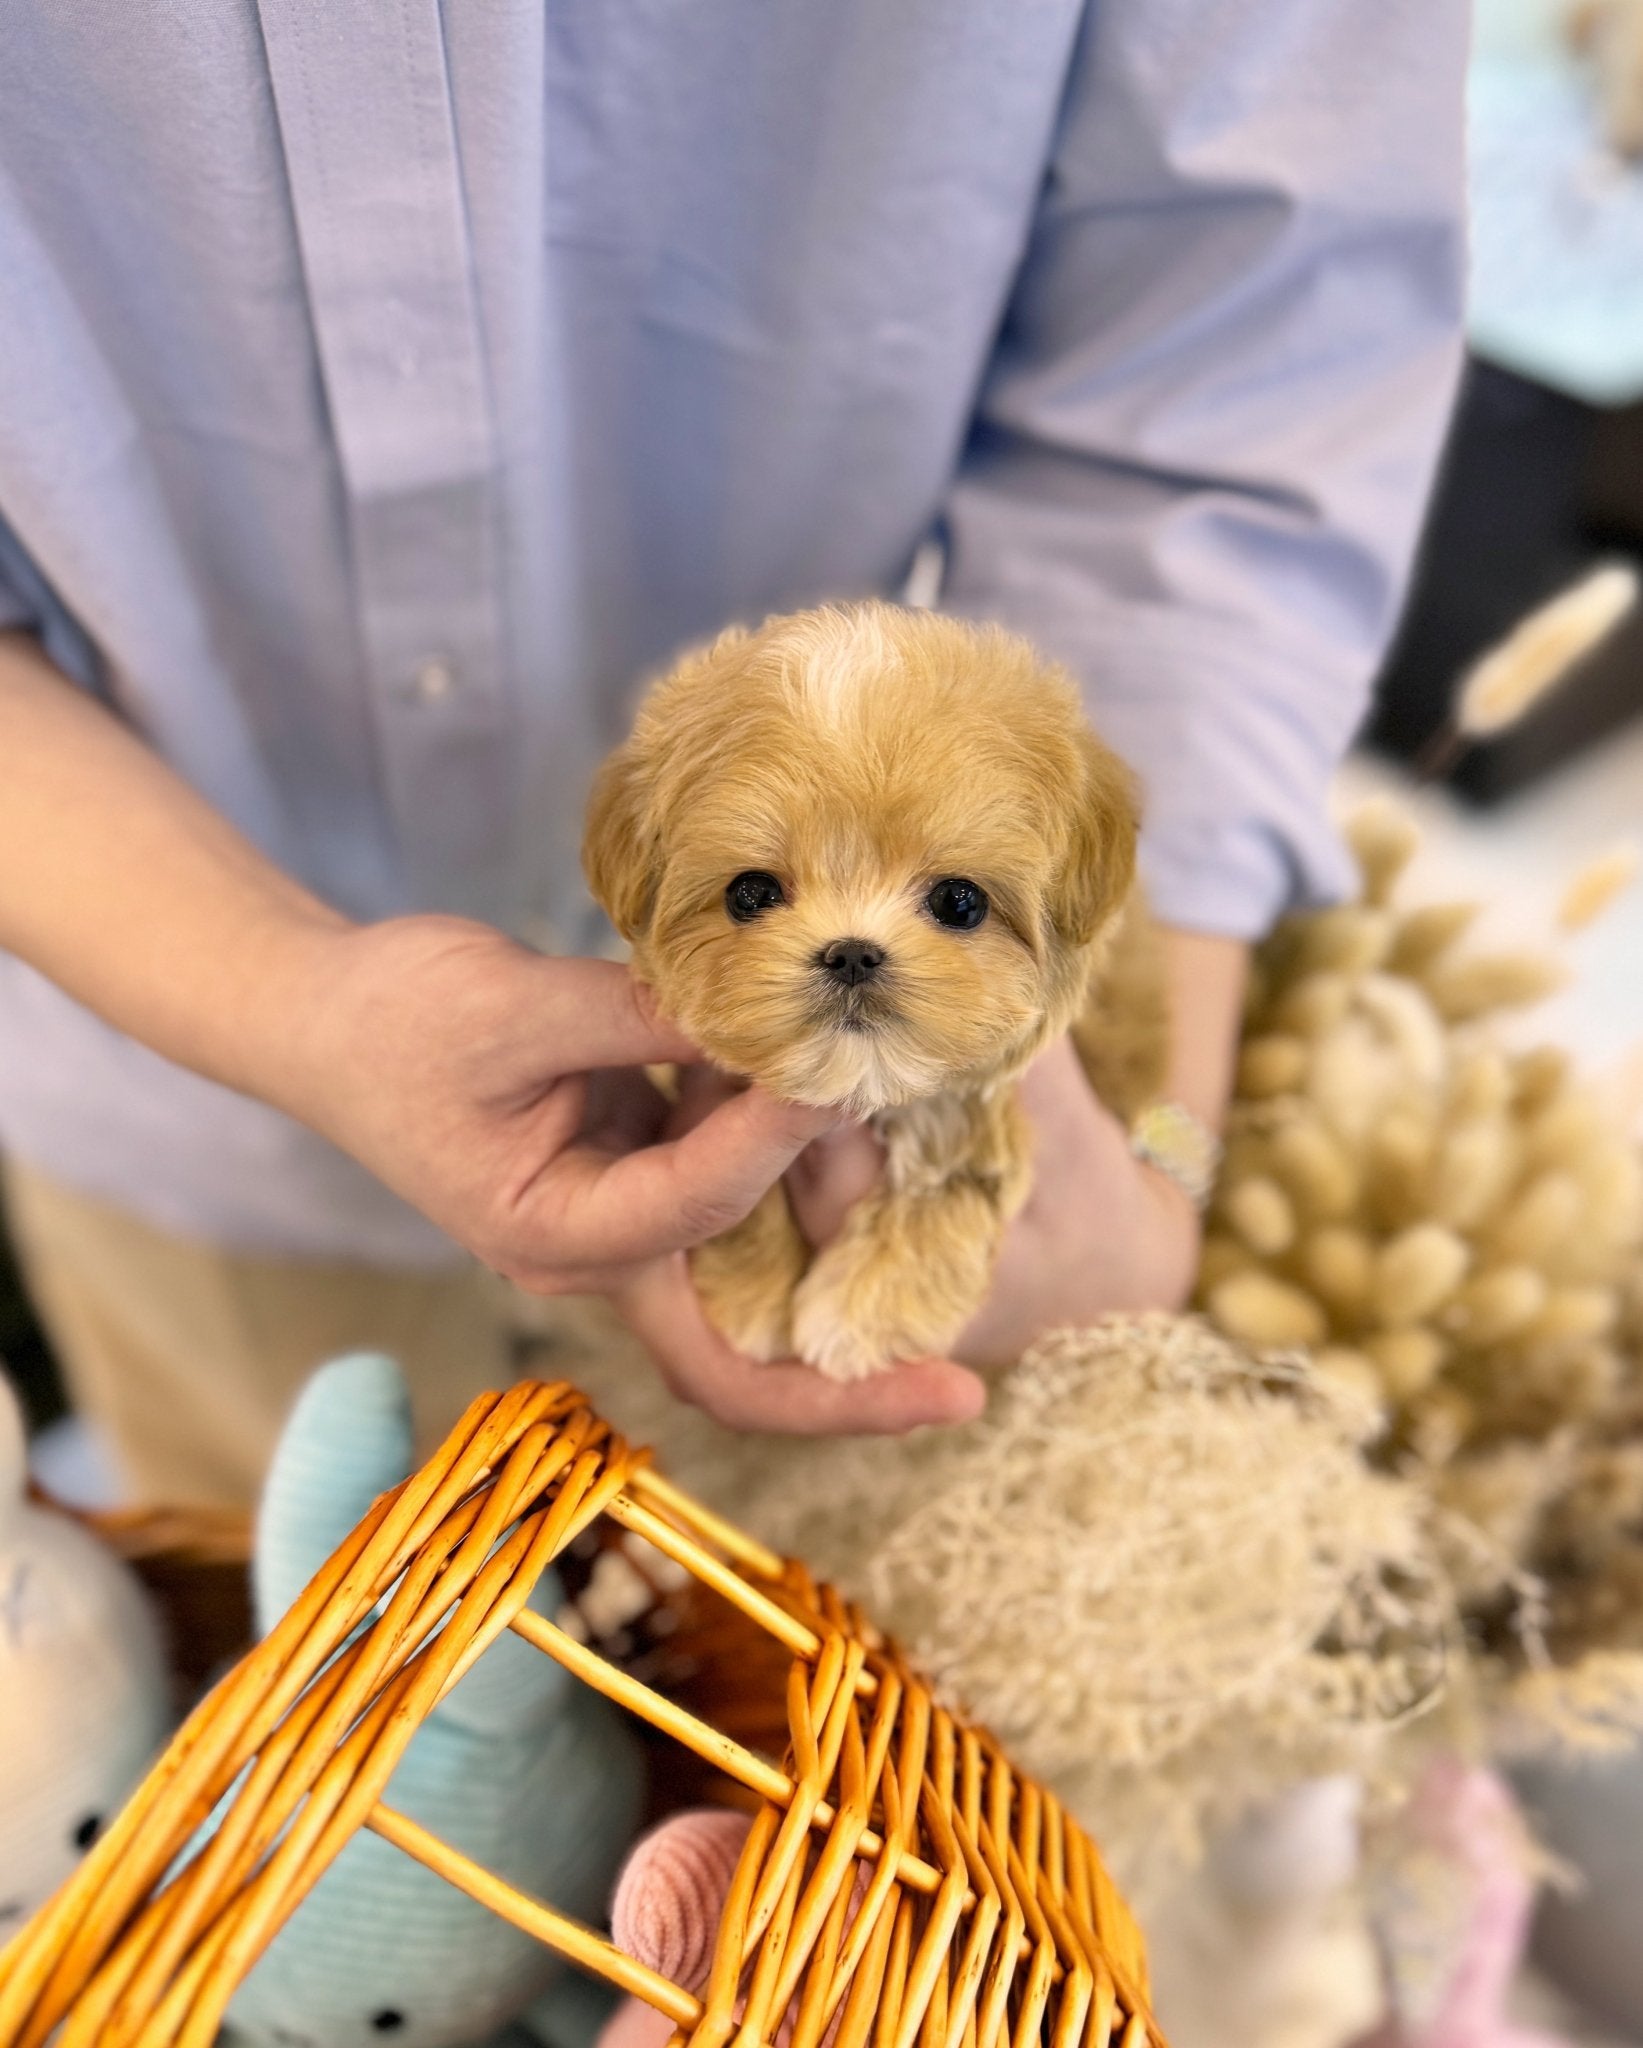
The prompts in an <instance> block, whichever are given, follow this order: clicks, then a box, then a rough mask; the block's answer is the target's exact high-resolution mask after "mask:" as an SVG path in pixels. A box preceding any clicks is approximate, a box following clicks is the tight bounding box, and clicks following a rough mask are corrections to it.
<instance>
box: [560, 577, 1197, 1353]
mask: <svg viewBox="0 0 1643 2048" xmlns="http://www.w3.org/2000/svg"><path fill="white" fill-rule="evenodd" d="M1135 838H1136V802H1135V794H1134V789H1133V785H1132V782H1131V779H1130V776H1129V774H1128V773H1127V771H1126V770H1125V768H1124V767H1123V765H1122V764H1121V763H1120V762H1119V760H1118V759H1117V758H1116V756H1115V755H1113V754H1112V753H1111V752H1110V751H1109V750H1108V749H1107V748H1106V747H1105V746H1103V745H1102V743H1101V742H1100V741H1099V740H1098V739H1097V738H1096V737H1095V735H1094V734H1093V733H1092V732H1091V731H1090V729H1089V727H1088V725H1087V724H1086V722H1085V720H1084V716H1083V713H1082V711H1081V709H1080V707H1079V704H1078V699H1077V696H1076V694H1075V693H1074V691H1073V688H1072V686H1071V684H1070V683H1069V682H1068V680H1067V679H1066V677H1065V676H1064V675H1062V674H1061V673H1060V672H1059V671H1058V670H1056V669H1054V668H1052V667H1050V666H1048V665H1047V664H1046V663H1045V662H1044V661H1043V660H1042V659H1040V657H1039V656H1038V655H1037V654H1035V653H1034V651H1033V650H1032V648H1030V647H1029V646H1028V645H1027V644H1026V643H1025V642H1024V641H1021V640H1018V639H1015V638H1013V637H1011V636H1010V635H1008V634H1006V633H1004V632H1001V631H999V630H997V629H995V628H990V627H977V626H972V625H967V624H964V623H961V622H960V621H958V620H954V619H949V618H943V617H941V616H939V615H937V614H935V613H931V612H912V611H903V610H900V609H897V608H896V607H894V606H892V605H887V604H880V603H866V604H858V605H852V606H847V607H828V608H824V609H821V610H817V611H810V612H803V613H799V614H796V615H793V616H791V617H786V618H777V619H772V620H770V621H768V622H767V623H766V624H765V625H764V626H762V627H761V628H760V629H759V630H758V631H756V632H748V631H744V630H742V629H740V628H737V629H734V630H732V631H730V632H727V633H724V634H722V635H721V636H720V638H719V639H717V640H716V641H714V642H713V644H712V645H711V646H709V647H706V648H703V649H699V650H697V651H695V652H693V653H691V654H688V655H686V656H685V657H684V659H683V660H682V661H681V662H680V663H679V664H678V666H677V667H676V668H675V669H674V670H673V671H672V672H671V674H669V675H667V676H665V677H664V678H663V679H662V680H661V681H660V682H658V683H656V684H655V685H654V686H653V687H652V689H651V691H650V693H649V695H648V696H647V698H646V700H645V702H644V704H643V705H642V707H641V709H640V712H639V715H638V719H637V721H636V724H635V727H634V730H633V733H632V736H631V737H630V738H629V739H628V740H627V741H626V742H625V743H624V744H623V745H622V746H621V747H619V748H618V749H617V751H616V752H615V753H614V754H613V755H612V756H611V757H610V758H609V759H608V760H607V761H606V763H605V764H604V767H603V768H602V770H601V771H600V774H599V777H598V779H597V782H596V784H595V787H594V791H593V798H592V803H591V807H590V811H589V817H588V826H587V836H586V840H585V843H584V847H583V860H584V864H585V866H586V869H587V874H588V879H589V882H590V884H591V885H592V888H593V891H594V894H595V895H596V896H597V898H598V899H599V901H600V903H601V904H602V905H603V906H604V908H605V910H606V912H607V913H608V914H609V916H610V917H611V919H612V921H613V922H614V923H615V925H616V927H617V929H618V930H619V931H620V932H621V933H622V934H623V935H624V937H625V938H626V939H627V940H628V941H629V942H630V944H631V946H632V948H633V960H634V966H635V968H636V970H637V972H638V973H639V974H641V975H642V976H643V977H644V979H645V980H646V981H648V982H649V983H650V984H651V986H652V987H653V988H654V990H655V992H656V994H657V996H658V998H659V1000H660V1002H661V1005H662V1007H663V1009H664V1010H666V1011H667V1013H668V1014H669V1015H670V1016H671V1017H673V1018H674V1019H676V1020H677V1022H678V1023H679V1024H680V1025H681V1026H682V1027H683V1029H684V1030H685V1031H687V1032H688V1033H689V1034H690V1036H691V1037H692V1038H693V1039H694V1040H695V1041H696V1043H697V1044H698V1045H700V1046H701V1048H702V1050H703V1051H704V1052H705V1053H706V1054H707V1055H708V1057H709V1058H710V1059H712V1060H713V1061H714V1062H715V1063H716V1064H717V1065H719V1066H721V1067H723V1068H725V1069H726V1070H727V1071H729V1072H730V1073H732V1074H735V1075H739V1076H744V1077H746V1078H748V1079H750V1080H754V1081H757V1082H759V1083H761V1084H762V1085H763V1086H764V1087H766V1088H768V1089H769V1090H771V1091H772V1092H773V1093H774V1094H777V1095H780V1096H783V1097H785V1098H787V1099H789V1100H792V1101H798V1102H807V1103H815V1104H826V1105H837V1106H839V1107H841V1108H843V1109H846V1110H848V1111H850V1112H852V1113H853V1114H855V1115H858V1116H863V1117H870V1118H871V1119H872V1120H873V1122H874V1124H875V1126H876V1128H877V1130H878V1132H879V1134H880V1136H881V1137H882V1139H883V1142H884V1147H885V1173H884V1179H883V1184H882V1186H881V1187H880V1188H879V1190H878V1191H877V1192H876V1193H874V1194H873V1195H870V1196H869V1197H867V1198H866V1199H865V1200H864V1201H862V1202H860V1203H858V1204H857V1205H856V1207H855V1208H854V1209H853V1210H852V1211H851V1213H850V1215H849V1217H848V1218H847V1220H846V1223H845V1226H844V1229H843V1230H842V1232H841V1233H840V1235H839V1236H838V1237H837V1238H836V1239H835V1240H834V1242H833V1243H832V1244H830V1245H828V1246H827V1247H826V1248H825V1249H824V1250H823V1251H822V1252H820V1253H819V1254H816V1255H814V1256H812V1254H811V1252H810V1250H809V1247H808V1246H807V1244H806V1243H805V1241H804V1239H803V1238H802V1237H801V1236H800V1234H799V1231H798V1229H797V1227H796V1225H795V1223H794V1221H793V1217H792V1214H791V1212H790V1210H789V1208H788V1206H787V1202H786V1199H785V1196H784V1195H783V1192H782V1190H781V1189H780V1188H779V1187H778V1188H776V1189H773V1190H772V1192H771V1193H770V1194H769V1195H768V1196H767V1197H766V1199H765V1200H764V1202H763V1203H762V1204H761V1205H760V1207H759V1208H758V1209H757V1210H756V1211H755V1212H754V1214H753V1215H752V1216H750V1217H749V1218H748V1219H747V1221H746V1222H745V1223H743V1224H741V1225H740V1226H739V1227H738V1228H737V1229H735V1230H733V1231H731V1232H729V1233H728V1234H727V1235H726V1236H724V1237H721V1238H718V1239H716V1240H714V1241H713V1242H712V1243H711V1244H708V1245H704V1246H703V1247H702V1248H701V1249H700V1250H699V1251H698V1252H697V1254H696V1255H695V1260H694V1269H693V1270H694V1275H695V1279H696V1283H697V1286H698V1288H699V1290H700V1292H701V1295H702V1298H703V1300H704V1302H705V1304H706V1306H707V1309H708V1312H709V1314H710V1315H711V1316H712V1317H713V1319H714V1320H715V1322H716V1323H717V1324H718V1325H719V1327H720V1328H721V1329H722V1330H723V1331H724V1332H725V1334H726V1335H727V1336H728V1337H730V1338H731V1339H732V1341H733V1342H735V1343H736V1344H738V1345H740V1346H741V1347H742V1348H743V1349H744V1350H746V1351H749V1352H751V1353H752V1354H754V1355H755V1356H757V1357H763V1358H773V1357H779V1356H785V1355H789V1354H791V1353H794V1352H796V1353H797V1354H798V1355H799V1356H800V1357H802V1358H805V1359H807V1360H809V1362H810V1363H811V1364H813V1365H816V1366H818V1367H820V1368H821V1370H822V1371H824V1372H827V1373H829V1374H831V1375H832V1376H834V1377H835V1378H840V1379H853V1378H857V1377H860V1376H862V1375H864V1374H867V1373H870V1372H874V1371H877V1370H879V1369H880V1368H881V1367H883V1366H886V1365H888V1364H890V1363H891V1362H892V1361H894V1360H895V1359H898V1358H909V1357H923V1356H927V1355H930V1354H932V1353H940V1352H942V1351H943V1350H945V1349H946V1347H947V1346H948V1345H950V1344H951V1343H952V1341H953V1339H954V1338H955V1337H956V1336H957V1334H958V1332H959V1331H960V1330H961V1329H962V1328H963V1326H964V1325H965V1323H966V1322H968V1321H969V1319H970V1317H971V1316H972V1314H973V1313H974V1312H975V1310H976V1308H977V1307H978V1306H979V1305H980V1303H981V1301H982V1299H983V1297H984V1296H985V1294H986V1291H987V1286H988V1282H989V1280H990V1277H991V1273H992V1268H993V1262H994V1259H995V1257H996V1254H997V1250H998V1245H999V1241H1000V1239H1001V1237H1002V1234H1003V1231H1004V1227H1005V1225H1006V1224H1007V1223H1008V1221H1009V1220H1010V1218H1011V1217H1012V1216H1013V1215H1014V1214H1015V1213H1016V1211H1017V1210H1018V1209H1019V1208H1020V1207H1021V1204H1022V1202H1023V1201H1024V1200H1025V1198H1026V1194H1027V1190H1028V1185H1029V1179H1030V1161H1029V1144H1028V1132H1027V1128H1026V1124H1025V1120H1024V1118H1023V1115H1022V1113H1021V1111H1020V1109H1019V1107H1018V1106H1017V1103H1016V1100H1015V1091H1014V1088H1013V1086H1012V1083H1013V1082H1014V1080H1015V1079H1016V1077H1017V1076H1018V1075H1019V1074H1020V1073H1021V1071H1022V1069H1023V1068H1024V1067H1025V1066H1026V1065H1027V1063H1028V1061H1029V1060H1031V1059H1032V1057H1033V1055H1034V1054H1035V1053H1037V1052H1038V1051H1040V1050H1041V1048H1043V1047H1044V1046H1045V1045H1046V1044H1048V1043H1049V1042H1050V1041H1051V1040H1052V1039H1053V1038H1054V1037H1056V1036H1057V1035H1058V1034H1059V1033H1060V1032H1063V1031H1065V1030H1067V1029H1068V1027H1069V1026H1074V1027H1075V1036H1076V1038H1077V1040H1078V1043H1079V1047H1080V1051H1081V1053H1082V1054H1083V1056H1084V1059H1085V1065H1086V1068H1087V1069H1088V1071H1089V1072H1090V1075H1091V1079H1092V1081H1093V1082H1094V1084H1095V1086H1096V1088H1097V1090H1098V1092H1099V1093H1101V1094H1102V1096H1103V1098H1104V1099H1105V1100H1107V1101H1108V1102H1109V1104H1110V1105H1111V1106H1112V1107H1113V1108H1114V1109H1115V1110H1117V1111H1119V1112H1120V1113H1122V1114H1128V1113H1130V1112H1131V1111H1132V1110H1133V1109H1134V1108H1136V1107H1139V1105H1140V1103H1141V1101H1143V1100H1144V1099H1146V1098H1147V1097H1148V1096H1149V1095H1150V1094H1151V1093H1152V1092H1154V1090H1155V1087H1156V1084H1157V1080H1158V1077H1159V1073H1160V1069H1161V1063H1162V1051H1163V1043H1164V1030H1163V1022H1164V1020H1163V1010H1162V980H1161V976H1160V974H1159V973H1158V971H1157V963H1156V960H1155V958H1154V955H1153V949H1152V946H1151V944H1150V934H1149V931H1148V928H1147V924H1146V919H1145V915H1144V912H1143V911H1142V909H1141V906H1140V903H1139V900H1138V896H1137V893H1136V888H1135V880H1134V876H1135Z"/></svg>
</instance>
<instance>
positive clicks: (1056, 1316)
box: [787, 1039, 1199, 1366]
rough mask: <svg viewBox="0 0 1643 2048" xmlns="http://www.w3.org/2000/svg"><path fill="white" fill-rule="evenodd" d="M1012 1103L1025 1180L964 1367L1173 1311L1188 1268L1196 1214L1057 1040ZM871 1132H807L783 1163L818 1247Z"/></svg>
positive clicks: (874, 1159) (863, 1158) (871, 1143)
mask: <svg viewBox="0 0 1643 2048" xmlns="http://www.w3.org/2000/svg"><path fill="white" fill-rule="evenodd" d="M1021 1102H1022V1106H1023V1108H1024V1109H1025V1110H1026V1112H1027V1115H1028V1117H1029V1119H1030V1120H1031V1123H1032V1126H1033V1183H1032V1192H1031V1193H1030V1194H1029V1195H1028V1197H1027V1202H1026V1205H1025V1207H1024V1208H1023V1209H1022V1211H1021V1213H1020V1215H1018V1216H1017V1217H1016V1218H1015V1220H1014V1222H1013V1223H1012V1224H1011V1225H1010V1227H1009V1229H1008V1231H1007V1232H1006V1233H1005V1237H1004V1243H1003V1247H1002V1249H1001V1251H1000V1253H999V1260H998V1265H997V1268H996V1270H995V1272H994V1275H993V1285H992V1290H991V1292H990V1293H989V1295H988V1297H987V1301H986V1303H985V1305H984V1306H983V1308H982V1309H981V1311H980V1313H979V1314H978V1315H977V1316H976V1317H975V1318H974V1320H973V1321H972V1322H971V1323H970V1324H969V1326H968V1328H967V1329H966V1330H965V1331H964V1332H963V1334H962V1335H961V1336H960V1338H959V1340H958V1342H957V1344H956V1345H955V1346H954V1347H953V1353H954V1356H955V1357H956V1358H958V1359H961V1360H962V1361H963V1362H964V1363H965V1364H967V1365H976V1366H1001V1365H1011V1364H1013V1363H1014V1362H1015V1361H1016V1360H1017V1359H1018V1358H1019V1357H1020V1356H1021V1354H1022V1352H1023V1351H1025V1350H1026V1349H1027V1347H1028V1345H1029V1344H1031V1343H1032V1342H1033V1340H1034V1339H1035V1338H1037V1337H1040V1336H1042V1335H1043V1334H1044V1332H1045V1331H1046V1330H1054V1329H1061V1328H1065V1327H1068V1326H1077V1325H1080V1324H1086V1323H1092V1322H1094V1321H1096V1320H1097V1319H1098V1318H1099V1317H1101V1316H1104V1315H1110V1314H1112V1313H1113V1312H1114V1311H1116V1310H1120V1309H1144V1308H1179V1307H1180V1306H1181V1305H1182V1304H1183V1303H1184V1302H1185V1300H1186V1298H1187V1296H1188V1295H1189V1294H1190V1292H1191V1291H1192V1282H1193V1278H1194V1275H1195V1274H1196V1271H1197V1266H1198V1248H1199V1224H1198V1216H1197V1212H1196V1211H1195V1210H1194V1208H1193V1206H1192V1204H1191V1202H1190V1201H1188V1199H1187V1197H1186V1196H1185V1194H1183V1193H1182V1191H1181V1190H1180V1189H1179V1188H1178V1187H1177V1186H1176V1185H1175V1183H1174V1182H1173V1181H1172V1180H1170V1179H1169V1178H1168V1176H1167V1175H1165V1174H1162V1173H1159V1172H1158V1171H1157V1170H1156V1169H1155V1168H1153V1167H1150V1166H1146V1165H1143V1164H1142V1162H1141V1161H1140V1160H1138V1159H1137V1158H1136V1157H1135V1155H1134V1154H1133V1153H1132V1152H1131V1150H1130V1146H1129V1139H1128V1136H1127V1134H1126V1132H1125V1130H1124V1127H1123V1126H1122V1124H1120V1123H1119V1121H1118V1120H1117V1118H1116V1117H1114V1116H1113V1115H1112V1114H1111V1112H1110V1111H1108V1110H1106V1109H1104V1108H1103V1107H1102V1105H1101V1104H1100V1103H1099V1102H1098V1101H1097V1100H1096V1098H1095V1096H1094V1094H1093V1093H1092V1092H1091V1090H1090V1087H1089V1084H1088V1082H1087V1081H1086V1080H1085V1079H1084V1073H1083V1069H1082V1068H1081V1067H1080V1065H1079V1062H1078V1055H1077V1053H1076V1052H1074V1050H1073V1047H1072V1044H1071V1041H1070V1040H1068V1039H1061V1040H1059V1041H1058V1042H1057V1043H1056V1044H1055V1045H1053V1046H1051V1047H1050V1048H1049V1049H1048V1051H1046V1052H1045V1053H1043V1054H1042V1055H1041V1056H1040V1057H1039V1058H1038V1059H1037V1060H1036V1061H1034V1063H1033V1065H1032V1066H1031V1067H1029V1068H1028V1070H1027V1072H1026V1074H1025V1075H1023V1077H1022V1081H1021ZM879 1166H880V1161H879V1149H878V1145H877V1142H876V1141H875V1140H874V1138H873V1137H872V1135H871V1133H870V1132H868V1131H867V1130H866V1129H864V1128H861V1127H847V1128H843V1129H840V1130H837V1131H834V1132H831V1133H828V1134H825V1135H823V1136H821V1137H818V1138H816V1139H815V1140H813V1141H812V1143H811V1144H810V1145H809V1146H808V1147H807V1148H806V1149H805V1151H804V1152H803V1153H801V1154H800V1156H799V1158H798V1159H797V1160H796V1161H795V1162H794V1164H793V1166H792V1167H791V1168H790V1169H789V1171H788V1175H787V1187H788V1194H789V1199H790V1200H791V1201H792V1204H793V1209H794V1213H795V1215H796V1216H797V1217H798V1220H799V1227H800V1228H801V1229H802V1230H803V1231H804V1233H805V1235H806V1236H807V1237H808V1238H809V1239H810V1241H811V1242H812V1243H813V1244H825V1243H826V1242H827V1241H828V1239H829V1238H830V1237H832V1236H833V1235H834V1234H835V1232H836V1231H837V1230H838V1227H839V1224H840V1222H841V1221H842V1220H843V1217H844V1214H845V1211H846V1210H847V1209H848V1208H849V1207H850V1206H851V1205H852V1204H853V1203H854V1202H856V1201H858V1200H859V1199H860V1197H861V1196H862V1195H863V1194H864V1193H866V1192H867V1190H868V1189H869V1188H870V1187H871V1186H872V1185H873V1182H874V1181H875V1179H876V1178H877V1176H878V1172H879Z"/></svg>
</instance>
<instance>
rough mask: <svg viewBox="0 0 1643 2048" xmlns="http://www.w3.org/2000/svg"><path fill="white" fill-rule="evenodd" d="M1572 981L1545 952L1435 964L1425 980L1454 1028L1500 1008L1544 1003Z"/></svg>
mask: <svg viewBox="0 0 1643 2048" xmlns="http://www.w3.org/2000/svg"><path fill="white" fill-rule="evenodd" d="M1568 978H1569V977H1568V972H1567V970H1566V969H1565V968H1564V967H1563V966H1562V964H1561V963H1560V962H1559V961H1556V960H1549V959H1547V958H1546V957H1545V956H1544V955H1543V954H1540V953H1475V954H1472V955H1471V956H1470V957H1469V958H1467V959H1464V960H1456V961H1447V960H1445V961H1441V962H1439V963H1437V964H1435V965H1434V966H1433V967H1432V969H1431V970H1430V971H1429V972H1428V974H1427V975H1426V977H1425V980H1426V990H1427V993H1428V995H1429V996H1430V997H1431V999H1432V1002H1433V1004H1434V1006H1435V1007H1436V1009H1437V1012H1438V1014H1439V1016H1441V1017H1442V1018H1443V1019H1444V1021H1445V1022H1446V1023H1449V1024H1464V1023H1466V1022H1468V1021H1470V1020H1471V1019H1472V1018H1474V1017H1483V1016H1488V1015H1490V1014H1492V1013H1493V1012H1495V1011H1498V1010H1519V1009H1525V1008H1527V1007H1528V1005H1529V1004H1531V1003H1538V1002H1542V1001H1544V1000H1545V998H1546V997H1547V996H1549V995H1554V994H1555V993H1556V992H1557V990H1559V989H1560V988H1562V987H1563V986H1564V985H1565V983H1566V982H1567V980H1568Z"/></svg>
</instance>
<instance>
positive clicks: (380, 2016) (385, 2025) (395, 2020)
mask: <svg viewBox="0 0 1643 2048" xmlns="http://www.w3.org/2000/svg"><path fill="white" fill-rule="evenodd" d="M404 2024H405V2015H404V2014H403V2013H402V2012H395V2010H394V2008H393V2007H392V2006H391V2005H388V2006H384V2007H383V2009H382V2011H381V2012H374V2013H372V2015H371V2025H372V2026H373V2027H374V2028H375V2029H376V2031H377V2032H378V2033H379V2034H397V2033H398V2032H399V2030H400V2028H401V2027H402V2026H404Z"/></svg>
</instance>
